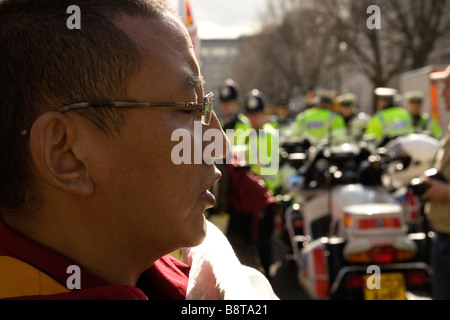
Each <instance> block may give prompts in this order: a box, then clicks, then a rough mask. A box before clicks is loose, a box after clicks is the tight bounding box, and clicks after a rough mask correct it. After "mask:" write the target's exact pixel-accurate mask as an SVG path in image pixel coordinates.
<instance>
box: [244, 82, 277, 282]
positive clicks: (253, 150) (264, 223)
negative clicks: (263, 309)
mask: <svg viewBox="0 0 450 320" xmlns="http://www.w3.org/2000/svg"><path fill="white" fill-rule="evenodd" d="M267 107H268V103H267V99H266V97H265V95H264V94H263V93H262V92H261V91H259V90H258V89H253V90H251V91H250V92H249V93H247V95H246V96H245V100H244V110H245V114H246V116H247V117H248V119H249V122H250V125H251V128H252V130H251V131H250V134H249V135H247V149H248V160H249V162H250V168H251V170H252V171H253V172H254V173H255V174H257V175H260V176H261V177H262V178H263V179H264V181H265V182H266V184H267V187H268V189H269V190H270V191H271V192H273V191H274V188H275V183H276V174H277V171H278V162H279V136H278V130H276V129H275V128H274V127H273V126H272V124H271V121H270V119H271V118H270V115H269V114H268V113H267ZM276 208H277V207H276V206H269V207H268V208H266V209H265V210H264V211H262V212H260V214H259V216H258V220H257V222H256V223H257V230H258V232H257V235H256V247H257V250H258V255H259V260H260V262H261V265H262V267H263V269H264V272H265V274H266V276H267V277H270V274H269V270H270V265H271V262H272V241H271V240H272V234H273V231H274V228H275V221H274V219H275V215H276ZM253 223H255V221H254V222H253Z"/></svg>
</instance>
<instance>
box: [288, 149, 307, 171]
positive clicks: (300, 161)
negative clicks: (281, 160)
mask: <svg viewBox="0 0 450 320" xmlns="http://www.w3.org/2000/svg"><path fill="white" fill-rule="evenodd" d="M307 158H308V156H307V155H306V153H304V152H295V153H291V154H289V155H288V158H287V159H288V163H289V165H290V166H291V167H293V168H294V169H296V170H298V169H300V168H301V167H302V166H303V165H304V164H305V162H306V159H307Z"/></svg>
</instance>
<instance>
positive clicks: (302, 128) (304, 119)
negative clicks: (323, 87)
mask: <svg viewBox="0 0 450 320" xmlns="http://www.w3.org/2000/svg"><path fill="white" fill-rule="evenodd" d="M312 101H316V102H314V103H312V104H311V105H312V106H311V107H310V108H308V109H306V110H305V111H303V112H301V113H299V114H298V116H297V117H296V118H295V120H294V124H293V129H292V134H293V135H294V136H297V137H301V138H302V139H307V140H308V141H309V142H310V143H311V144H312V145H320V144H324V143H325V144H334V143H337V144H338V143H342V142H345V140H346V139H347V138H346V130H345V122H344V118H343V117H342V116H341V115H340V114H338V113H336V112H334V111H333V110H332V107H333V101H334V98H333V96H332V95H331V93H328V92H325V91H321V92H318V93H317V97H316V98H313V99H312ZM312 101H310V102H312Z"/></svg>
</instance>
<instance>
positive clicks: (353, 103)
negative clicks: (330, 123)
mask: <svg viewBox="0 0 450 320" xmlns="http://www.w3.org/2000/svg"><path fill="white" fill-rule="evenodd" d="M336 102H337V103H338V105H339V110H338V112H339V114H340V115H341V116H342V117H343V118H344V121H345V126H346V128H347V136H348V138H349V141H350V142H359V141H360V140H361V139H362V137H363V135H364V131H365V130H366V126H367V123H368V122H369V121H370V115H369V114H367V113H365V112H359V110H358V107H357V98H356V95H355V94H353V93H346V94H342V95H340V96H338V97H336Z"/></svg>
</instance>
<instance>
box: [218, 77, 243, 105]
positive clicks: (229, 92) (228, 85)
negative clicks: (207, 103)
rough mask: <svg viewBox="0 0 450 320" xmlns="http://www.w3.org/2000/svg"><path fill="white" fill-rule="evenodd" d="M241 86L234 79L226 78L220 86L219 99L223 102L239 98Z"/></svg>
mask: <svg viewBox="0 0 450 320" xmlns="http://www.w3.org/2000/svg"><path fill="white" fill-rule="evenodd" d="M239 95H240V88H239V85H238V84H237V82H236V81H234V80H233V79H226V80H225V81H224V82H223V83H222V84H221V85H220V88H219V100H220V101H222V102H227V101H234V100H238V99H239Z"/></svg>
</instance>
